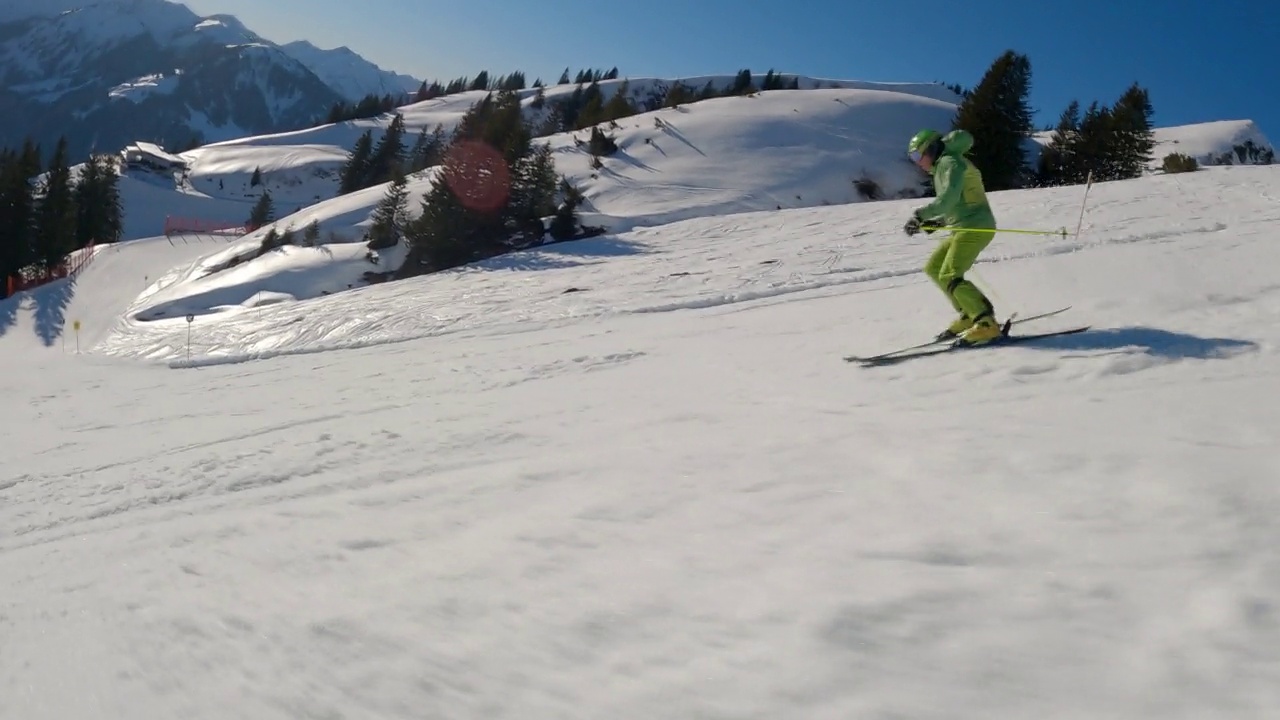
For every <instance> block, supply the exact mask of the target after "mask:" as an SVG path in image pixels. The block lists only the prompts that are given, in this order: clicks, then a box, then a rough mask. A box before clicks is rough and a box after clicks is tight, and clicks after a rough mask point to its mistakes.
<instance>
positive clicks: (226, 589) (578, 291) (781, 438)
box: [0, 100, 1280, 720]
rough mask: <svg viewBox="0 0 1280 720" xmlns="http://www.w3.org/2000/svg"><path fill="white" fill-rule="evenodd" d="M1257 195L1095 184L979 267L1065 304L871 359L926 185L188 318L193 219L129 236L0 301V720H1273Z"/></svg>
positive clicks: (1271, 469) (1013, 212) (1267, 282)
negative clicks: (162, 301)
mask: <svg viewBox="0 0 1280 720" xmlns="http://www.w3.org/2000/svg"><path fill="white" fill-rule="evenodd" d="M742 102H755V101H750V100H743V101H742ZM832 104H833V105H834V103H832ZM687 125H688V126H689V128H690V135H692V128H694V127H695V125H696V124H695V123H692V122H690V123H687ZM681 127H682V129H683V128H684V126H683V125H682V126H681ZM673 147H674V145H673ZM670 149H671V148H668V150H670ZM709 154H710V153H709ZM726 167H727V168H728V169H729V170H734V169H735V168H733V167H732V166H728V165H726ZM769 167H770V166H768V165H762V166H761V168H762V169H761V170H760V172H762V173H763V172H766V170H767V169H768V168H769ZM655 174H657V173H655ZM733 180H734V179H733V178H729V177H725V178H720V179H718V182H720V183H726V184H727V183H730V182H732V181H733ZM782 181H783V180H781V179H779V180H777V181H776V182H782ZM762 182H764V181H762ZM1082 191H1083V188H1056V189H1045V190H1027V191H1014V192H1006V193H995V194H993V198H992V199H993V202H994V204H995V207H996V210H997V213H998V214H999V217H1000V219H1001V222H1002V223H1005V224H1007V225H1008V226H1013V227H1046V226H1048V227H1055V226H1059V225H1068V224H1071V223H1073V222H1074V220H1075V219H1076V217H1077V216H1078V213H1079V208H1080V201H1081V199H1082ZM642 197H643V196H642ZM1277 197H1280V170H1277V168H1275V167H1220V168H1210V169H1208V170H1205V171H1202V172H1199V173H1192V174H1188V175H1182V176H1151V177H1147V178H1143V179H1140V180H1133V181H1123V182H1114V183H1105V184H1101V185H1097V186H1095V187H1094V188H1093V189H1092V190H1091V192H1090V194H1089V202H1088V205H1087V212H1086V214H1085V222H1084V230H1083V232H1082V233H1081V235H1080V238H1079V239H1078V240H1076V239H1074V238H1038V237H1026V236H1017V235H1001V236H999V237H998V238H997V240H996V242H995V243H994V244H993V245H992V247H991V248H990V250H989V251H988V253H987V254H986V255H985V258H984V262H982V263H981V264H980V265H979V266H978V269H977V272H976V273H974V274H973V277H974V278H975V279H976V280H977V281H978V282H979V283H980V284H982V285H983V286H984V287H988V288H990V289H991V290H992V291H993V298H994V299H995V300H996V302H997V304H998V306H999V310H1000V312H1001V314H1002V315H1004V314H1007V313H1009V312H1012V311H1023V312H1034V311H1037V310H1043V309H1049V308H1054V307H1059V306H1062V305H1065V304H1071V305H1072V306H1073V307H1072V309H1071V310H1069V311H1068V312H1067V313H1066V314H1064V315H1062V316H1059V318H1057V319H1055V320H1053V321H1044V322H1043V323H1040V324H1039V327H1042V328H1046V329H1047V328H1051V327H1065V326H1067V325H1069V324H1074V323H1088V324H1091V325H1092V326H1093V328H1092V329H1091V330H1090V331H1089V332H1086V333H1082V334H1080V335H1075V336H1071V337H1069V338H1063V339H1060V340H1057V341H1046V342H1042V343H1039V344H1029V345H1026V346H1022V347H1017V348H1005V349H990V350H975V351H968V352H965V353H959V354H954V355H944V356H941V357H934V358H928V359H924V360H918V361H913V362H910V363H907V364H904V365H901V366H897V367H892V368H881V369H875V370H866V369H860V368H856V367H853V366H850V365H846V364H845V363H843V362H841V361H840V356H842V355H844V354H846V353H849V352H870V351H874V350H879V349H885V348H889V347H894V346H898V345H900V344H906V343H911V342H916V341H918V340H920V339H922V338H923V337H927V336H929V335H932V333H933V332H934V331H936V330H937V329H938V328H939V327H940V326H941V325H942V324H944V323H945V322H947V321H948V320H949V316H950V310H949V308H948V307H947V306H946V303H945V301H944V300H943V299H942V297H941V295H940V294H939V293H938V291H937V289H936V288H935V287H933V286H932V285H930V284H929V283H928V281H926V280H925V279H924V278H923V276H922V275H921V274H920V272H919V267H920V265H921V264H922V262H923V260H924V257H925V255H926V254H927V253H928V251H929V250H930V249H931V247H932V244H933V242H934V239H933V238H928V237H924V236H917V237H914V238H908V237H906V236H904V235H902V234H901V231H900V229H899V228H900V227H901V224H902V220H903V218H904V217H906V215H907V214H908V213H909V212H910V210H911V209H912V208H913V207H914V206H915V202H916V201H913V200H895V201H887V202H881V203H850V204H842V205H832V206H829V207H824V206H820V205H815V206H811V207H800V208H786V209H783V210H760V211H755V212H748V213H741V214H735V215H716V214H713V213H711V211H708V214H706V215H705V216H703V217H694V218H689V219H686V220H680V221H676V222H670V223H665V224H653V225H643V224H642V223H638V222H637V223H636V225H637V226H636V227H634V228H632V229H629V230H624V231H618V232H615V233H612V234H610V235H608V236H606V237H602V238H596V239H593V240H589V241H581V242H575V243H565V244H562V245H555V246H550V247H546V248H542V249H538V250H536V251H529V252H524V253H519V254H515V255H511V256H508V257H504V258H500V259H497V260H493V261H489V262H486V263H481V264H478V265H476V266H472V267H468V268H465V269H458V270H456V271H451V272H446V273H442V274H439V275H433V276H427V277H420V278H415V279H412V280H407V281H403V282H398V283H391V284H385V285H378V286H374V287H369V288H363V289H359V290H355V291H352V292H344V293H338V294H335V295H332V296H328V297H319V298H315V299H312V300H307V301H305V302H283V303H277V304H267V303H260V304H258V305H257V306H256V307H248V306H246V307H238V308H235V309H232V310H225V311H222V312H217V313H207V314H203V315H198V316H196V317H195V318H194V322H193V323H191V325H190V326H188V324H187V323H186V321H185V319H184V318H181V317H175V318H173V319H171V320H161V321H150V322H143V321H139V320H137V319H136V318H133V315H132V314H133V313H135V312H136V311H137V310H138V309H140V308H145V307H147V306H149V305H150V304H151V300H152V299H153V298H152V297H151V296H150V295H149V294H148V293H152V292H154V291H156V290H162V289H163V288H165V287H171V285H170V284H169V283H170V281H172V280H174V279H175V278H179V277H181V276H182V275H183V273H184V272H185V271H186V270H187V269H189V268H191V267H193V266H194V265H196V264H198V263H199V262H200V261H201V258H203V257H206V256H207V255H209V253H195V252H192V253H190V254H185V251H184V250H181V249H179V246H178V245H177V244H176V243H178V242H179V240H178V239H175V240H174V241H173V242H172V243H171V241H170V240H168V239H164V238H160V239H155V240H144V241H139V242H131V243H123V244H121V245H119V246H116V247H114V248H110V251H111V252H113V253H115V256H114V257H111V258H107V257H105V256H104V257H102V258H97V259H95V261H94V262H93V263H92V264H90V265H89V267H88V269H87V270H86V271H85V274H84V275H82V276H80V277H79V278H77V280H76V281H75V282H74V283H58V284H54V285H51V286H47V287H46V288H43V289H41V290H40V291H38V292H36V293H33V294H30V295H26V296H24V297H22V298H21V300H20V302H18V303H15V302H13V301H6V302H4V303H0V362H2V363H4V366H5V367H6V368H7V369H8V372H6V373H4V374H3V375H0V393H2V394H3V396H4V397H6V398H7V399H8V400H9V408H8V410H7V412H6V413H5V415H4V419H3V420H0V429H2V430H3V433H4V437H5V439H6V442H7V446H9V447H10V448H12V450H11V451H10V452H9V453H7V455H6V459H5V463H4V465H3V474H0V577H3V578H4V579H5V593H4V596H3V599H0V637H3V639H4V641H3V643H4V652H3V653H0V717H21V718H24V719H25V720H46V719H51V718H67V717H136V718H153V717H154V718H160V717H183V718H190V719H191V720H199V719H201V718H222V717H226V716H227V715H233V716H236V717H254V718H263V719H266V720H270V719H273V718H281V719H283V718H295V717H304V716H307V717H360V718H383V717H387V718H390V717H458V718H480V717H521V718H602V717H608V718H618V719H620V720H624V719H631V718H635V719H636V720H640V719H641V718H643V719H645V720H648V719H650V718H656V717H681V718H683V717H768V718H791V717H806V718H849V717H885V718H887V717H897V718H910V719H912V720H925V719H932V718H944V717H945V718H957V717H959V718H975V719H976V718H993V717H1000V718H1012V717H1090V718H1097V717H1123V718H1127V719H1134V720H1141V719H1146V718H1151V719H1152V720H1155V719H1158V720H1169V719H1170V718H1179V719H1180V718H1188V719H1189V718H1202V717H1217V716H1229V717H1232V718H1238V719H1242V720H1263V718H1268V717H1270V715H1271V714H1272V713H1273V709H1274V708H1275V707H1277V706H1278V705H1280V691H1278V690H1277V688H1280V672H1278V671H1277V668H1276V666H1275V663H1274V662H1273V661H1272V659H1271V658H1272V657H1273V648H1274V647H1275V646H1276V645H1277V642H1280V623H1277V621H1276V604H1275V601H1274V598H1275V597H1277V595H1280V571H1278V568H1277V565H1276V561H1275V553H1274V550H1273V548H1275V547H1276V546H1277V545H1280V532H1278V531H1277V530H1276V523H1275V522H1274V521H1273V519H1274V517H1275V516H1276V514H1277V512H1280V494H1277V492H1276V489H1275V484H1274V478H1275V477H1276V473H1277V472H1280V465H1278V464H1277V455H1276V452H1275V438H1276V437H1277V436H1280V412H1278V411H1277V410H1276V406H1275V403H1274V402H1273V400H1272V398H1274V397H1276V396H1277V394H1278V393H1280V362H1277V354H1280V329H1278V328H1277V327H1276V325H1275V323H1274V322H1271V319H1272V318H1274V317H1275V316H1276V315H1277V313H1280V285H1278V284H1277V282H1276V281H1275V278H1274V272H1273V270H1272V268H1274V267H1275V265H1276V261H1277V249H1276V244H1275V242H1274V238H1273V237H1272V234H1271V232H1270V228H1271V220H1272V218H1273V217H1274V215H1275V198H1277ZM613 202H619V203H620V200H614V201H613ZM638 202H639V201H638ZM645 202H649V201H647V200H646V201H645ZM629 217H635V215H631V216H629ZM192 242H195V240H194V239H192ZM205 242H213V241H212V240H208V239H206V240H205ZM100 252H105V250H104V251H100ZM321 252H322V251H316V253H317V255H318V254H319V253H321ZM160 267H169V268H171V272H169V273H168V274H167V277H164V278H162V279H161V281H160V282H157V281H156V276H155V272H156V271H155V270H153V269H152V268H160ZM139 293H142V295H141V296H140V295H139ZM223 300H226V298H223ZM113 319H114V322H116V324H115V325H113V326H112V327H111V328H110V329H109V330H107V331H105V332H102V328H101V327H99V326H100V325H101V324H104V323H107V322H113ZM76 320H81V321H82V324H83V325H84V327H82V328H81V330H80V333H81V334H82V339H84V338H89V337H90V336H94V337H93V340H96V342H90V341H88V340H86V343H85V344H86V346H91V347H86V348H85V351H84V352H82V353H81V354H79V355H76V354H75V353H74V350H73V349H72V347H71V346H68V349H67V350H66V351H64V350H63V349H62V347H61V343H60V341H61V339H62V338H63V337H66V338H68V339H70V336H68V335H67V334H66V333H67V331H66V328H67V326H68V325H69V324H70V323H71V322H74V321H76ZM42 329H43V330H42ZM59 332H61V333H63V334H62V335H61V337H60V336H59V335H58V333H59ZM95 333H100V335H95ZM188 333H189V337H190V352H191V356H192V360H191V361H190V362H188V361H187V360H186V355H187V348H188ZM255 358H257V360H254V359H255ZM266 358H271V359H266ZM192 365H194V366H196V367H194V368H193V367H189V366H192Z"/></svg>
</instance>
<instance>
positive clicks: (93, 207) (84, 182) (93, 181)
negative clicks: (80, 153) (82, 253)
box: [74, 155, 124, 248]
mask: <svg viewBox="0 0 1280 720" xmlns="http://www.w3.org/2000/svg"><path fill="white" fill-rule="evenodd" d="M119 180H120V176H119V174H118V173H117V171H116V165H115V162H114V160H113V159H112V158H111V157H110V156H107V155H93V156H91V157H90V158H89V161H88V162H87V163H85V166H84V170H83V172H81V173H80V177H79V179H78V180H77V181H76V184H75V191H74V194H75V204H76V247H78V248H81V247H87V246H88V245H90V244H102V243H113V242H119V241H120V238H121V237H122V236H123V235H124V217H123V216H124V212H123V207H122V204H121V202H120V189H119Z"/></svg>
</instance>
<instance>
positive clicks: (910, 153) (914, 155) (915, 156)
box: [907, 150, 924, 163]
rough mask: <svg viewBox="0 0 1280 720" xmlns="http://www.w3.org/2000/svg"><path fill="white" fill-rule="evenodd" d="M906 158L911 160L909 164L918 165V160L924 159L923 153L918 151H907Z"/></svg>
mask: <svg viewBox="0 0 1280 720" xmlns="http://www.w3.org/2000/svg"><path fill="white" fill-rule="evenodd" d="M907 157H909V158H911V162H913V163H918V162H920V158H922V157H924V152H922V151H920V150H909V151H907Z"/></svg>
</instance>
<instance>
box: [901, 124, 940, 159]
mask: <svg viewBox="0 0 1280 720" xmlns="http://www.w3.org/2000/svg"><path fill="white" fill-rule="evenodd" d="M941 139H942V134H941V133H939V132H938V131H937V130H929V129H925V130H921V131H920V132H918V133H916V134H915V135H913V136H912V137H911V142H909V143H907V154H908V155H913V154H916V153H919V154H924V153H925V152H927V151H928V149H929V146H930V145H932V144H933V143H934V142H937V141H938V140H941ZM916 157H919V155H916Z"/></svg>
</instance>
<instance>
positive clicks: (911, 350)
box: [844, 305, 1090, 367]
mask: <svg viewBox="0 0 1280 720" xmlns="http://www.w3.org/2000/svg"><path fill="white" fill-rule="evenodd" d="M1070 309H1071V306H1070V305H1068V306H1066V307H1063V308H1058V309H1057V310H1050V311H1049V312H1045V313H1040V314H1039V315H1032V316H1031V317H1025V318H1019V317H1017V316H1016V315H1014V316H1010V318H1009V319H1008V320H1007V321H1005V324H1004V327H1003V328H1001V337H999V338H998V339H995V340H992V341H991V342H989V343H984V344H982V345H974V346H969V345H962V344H960V341H959V339H952V338H947V339H943V340H931V341H929V342H924V343H920V344H919V345H912V346H910V347H904V348H898V349H897V350H890V351H889V352H886V353H881V354H879V355H870V356H858V355H847V356H845V358H844V360H845V362H850V363H858V364H859V365H862V366H863V367H876V366H880V365H892V364H894V363H899V362H902V361H904V360H910V359H912V358H918V357H927V356H929V355H939V354H941V353H945V352H951V351H952V350H978V349H981V348H987V347H1003V346H1005V345H1012V344H1015V343H1019V342H1023V341H1026V340H1037V339H1040V338H1048V337H1058V336H1060V335H1074V334H1075V333H1081V332H1084V331H1085V330H1088V329H1089V327H1090V326H1088V325H1082V326H1079V327H1073V328H1068V329H1066V330H1056V331H1053V332H1043V333H1032V334H1028V335H1010V334H1009V331H1010V329H1011V328H1012V327H1013V326H1014V325H1018V324H1020V323H1025V322H1031V321H1032V320H1040V319H1043V318H1047V317H1052V316H1054V315H1057V314H1059V313H1063V312H1066V311H1067V310H1070Z"/></svg>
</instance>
